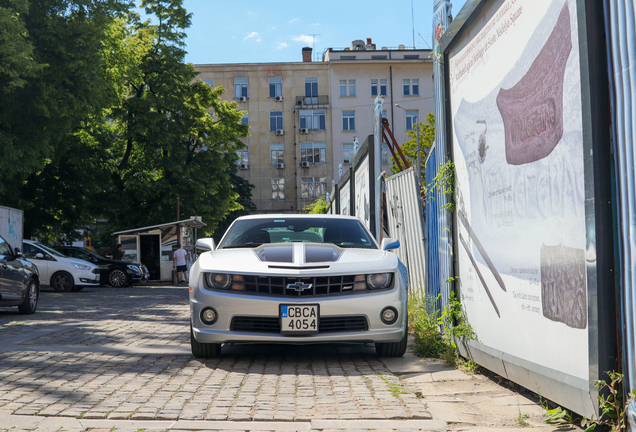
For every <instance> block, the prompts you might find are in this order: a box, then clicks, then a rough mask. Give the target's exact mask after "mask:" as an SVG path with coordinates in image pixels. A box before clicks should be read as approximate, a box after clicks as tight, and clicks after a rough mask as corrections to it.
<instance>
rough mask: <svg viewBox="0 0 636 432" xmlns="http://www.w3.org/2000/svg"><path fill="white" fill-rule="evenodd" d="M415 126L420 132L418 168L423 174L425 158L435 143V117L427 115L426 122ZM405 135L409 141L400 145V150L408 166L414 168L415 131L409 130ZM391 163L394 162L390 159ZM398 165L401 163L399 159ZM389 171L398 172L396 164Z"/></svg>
mask: <svg viewBox="0 0 636 432" xmlns="http://www.w3.org/2000/svg"><path fill="white" fill-rule="evenodd" d="M416 126H417V127H418V128H419V132H420V168H421V170H422V171H421V172H424V168H425V165H424V163H425V162H426V156H427V155H428V152H429V151H430V150H431V147H432V146H433V144H434V143H435V115H433V114H432V113H428V115H427V116H426V122H418V123H416ZM406 135H407V136H408V137H409V140H408V141H406V142H405V143H404V144H401V145H400V148H401V149H402V153H404V156H405V157H406V159H407V160H408V162H409V165H410V166H415V165H417V131H416V130H415V129H413V130H410V131H408V132H407V133H406ZM391 161H393V162H395V161H394V159H393V158H391ZM400 163H402V160H401V159H400ZM391 171H392V172H393V173H397V172H399V169H398V167H397V164H394V165H393V166H391Z"/></svg>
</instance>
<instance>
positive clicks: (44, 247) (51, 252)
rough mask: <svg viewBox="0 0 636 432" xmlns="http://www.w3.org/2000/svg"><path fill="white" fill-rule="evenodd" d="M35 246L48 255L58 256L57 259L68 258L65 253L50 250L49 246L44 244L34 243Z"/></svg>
mask: <svg viewBox="0 0 636 432" xmlns="http://www.w3.org/2000/svg"><path fill="white" fill-rule="evenodd" d="M34 245H35V246H37V247H39V248H40V249H43V250H45V251H46V253H48V254H49V255H53V256H56V257H60V258H68V257H67V256H66V255H64V254H63V253H60V252H58V251H56V250H55V249H52V248H50V247H48V246H45V245H43V244H42V243H34Z"/></svg>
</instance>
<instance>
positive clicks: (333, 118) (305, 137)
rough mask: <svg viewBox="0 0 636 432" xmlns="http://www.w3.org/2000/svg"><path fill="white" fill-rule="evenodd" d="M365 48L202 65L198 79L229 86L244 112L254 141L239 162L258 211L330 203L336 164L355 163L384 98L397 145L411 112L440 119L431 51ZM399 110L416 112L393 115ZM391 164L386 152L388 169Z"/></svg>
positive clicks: (229, 95)
mask: <svg viewBox="0 0 636 432" xmlns="http://www.w3.org/2000/svg"><path fill="white" fill-rule="evenodd" d="M367 42H368V43H363V42H362V41H354V42H353V43H352V44H351V45H350V46H349V47H346V48H342V49H338V48H330V49H328V50H326V51H325V53H324V55H323V61H322V62H312V61H311V58H312V49H311V48H309V47H305V48H303V50H302V61H301V62H286V63H242V64H212V65H195V68H196V70H197V71H198V72H199V78H200V79H202V80H203V81H205V82H207V83H208V84H210V85H212V86H222V87H223V88H224V89H225V93H224V96H223V97H224V99H226V100H229V101H235V102H236V103H237V106H238V109H239V110H243V111H246V114H245V116H244V117H243V120H242V121H243V122H244V123H245V124H248V125H249V126H250V136H249V137H246V138H244V143H245V144H246V145H247V149H246V150H244V151H241V152H239V156H240V160H239V161H238V162H237V163H238V167H239V174H240V175H241V176H242V177H243V178H245V179H248V180H249V181H250V182H251V183H252V184H253V185H254V186H255V188H254V191H253V195H252V199H253V201H254V204H256V206H257V209H258V212H261V213H265V212H282V213H295V212H297V211H299V210H300V209H302V208H303V207H305V206H307V205H308V204H310V203H311V202H313V201H314V200H315V199H316V198H319V197H323V196H325V194H326V192H327V191H329V190H330V189H331V183H332V180H335V181H336V182H337V181H338V180H339V165H340V164H343V169H344V170H346V169H347V168H348V167H349V166H350V164H351V162H352V161H353V137H354V136H358V137H359V141H360V144H362V142H363V141H364V139H365V138H366V137H367V136H368V135H370V134H372V133H373V100H374V99H375V97H376V95H377V94H382V95H384V96H385V97H386V102H385V106H386V115H387V118H388V119H389V121H393V119H394V118H395V121H396V123H395V127H394V128H393V129H394V131H395V134H396V138H397V140H398V142H403V141H405V140H406V139H407V137H406V131H407V130H408V128H409V127H412V125H413V124H414V118H415V117H414V116H413V114H414V113H420V112H421V113H424V114H423V116H425V115H426V114H427V113H429V112H433V84H432V62H431V60H430V59H429V58H428V54H429V51H428V50H415V49H407V48H405V47H403V46H400V47H398V48H396V49H389V48H386V47H382V48H381V49H379V50H376V49H375V46H374V45H373V44H371V41H370V40H368V41H367ZM406 80H409V81H408V90H407V89H406V86H407V81H406ZM404 92H406V94H405V93H404ZM398 95H399V96H398ZM397 102H399V103H400V105H401V106H403V107H404V108H405V109H406V110H408V111H409V112H408V113H407V112H406V111H403V110H400V109H399V108H394V104H395V103H397ZM396 110H400V111H401V112H395V111H396ZM409 113H410V114H409ZM409 119H410V121H411V123H409ZM389 157H390V155H388V152H386V151H385V160H386V162H387V167H388V161H389Z"/></svg>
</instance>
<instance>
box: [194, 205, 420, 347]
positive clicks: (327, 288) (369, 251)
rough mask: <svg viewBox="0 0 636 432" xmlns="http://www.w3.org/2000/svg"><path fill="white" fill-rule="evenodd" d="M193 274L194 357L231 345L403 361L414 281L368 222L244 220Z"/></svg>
mask: <svg viewBox="0 0 636 432" xmlns="http://www.w3.org/2000/svg"><path fill="white" fill-rule="evenodd" d="M196 246H197V248H198V249H203V250H207V252H204V253H202V254H201V256H200V257H199V259H198V260H197V261H196V262H195V263H194V265H193V266H192V268H191V270H190V313H191V335H190V341H191V346H192V354H193V355H194V356H195V357H201V358H210V357H217V356H219V355H220V353H221V345H222V344H224V343H288V344H311V343H338V342H342V343H375V348H376V352H377V353H378V355H380V356H384V357H397V356H402V355H403V354H404V352H405V351H406V341H407V333H408V332H407V326H408V324H407V322H408V319H407V302H408V282H407V281H408V275H407V271H406V267H405V266H404V265H403V264H402V263H401V262H400V260H399V259H398V257H397V255H395V254H394V253H392V252H390V251H389V250H390V249H395V248H397V247H398V246H399V242H398V241H397V240H395V239H390V238H385V239H383V240H382V244H381V245H378V244H377V243H376V241H375V240H374V239H373V237H372V236H371V234H370V233H369V231H368V230H367V229H366V228H365V226H364V225H363V224H362V223H361V221H360V220H359V219H357V218H355V217H351V216H337V215H289V214H281V215H258V216H244V217H241V218H238V219H236V220H235V221H234V223H232V225H231V226H230V227H229V228H228V230H227V232H226V233H225V235H224V236H223V238H222V239H221V241H220V242H219V245H218V247H216V246H215V244H214V240H212V239H209V238H205V239H200V240H198V241H197V242H196Z"/></svg>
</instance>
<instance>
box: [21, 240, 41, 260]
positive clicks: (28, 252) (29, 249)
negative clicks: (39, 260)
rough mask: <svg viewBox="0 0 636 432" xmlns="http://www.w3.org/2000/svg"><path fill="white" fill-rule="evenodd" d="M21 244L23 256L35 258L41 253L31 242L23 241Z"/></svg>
mask: <svg viewBox="0 0 636 432" xmlns="http://www.w3.org/2000/svg"><path fill="white" fill-rule="evenodd" d="M22 246H23V247H22V256H24V257H25V258H35V256H36V255H37V254H38V253H42V252H41V251H40V250H39V249H38V248H36V247H35V246H33V245H31V244H28V243H24V244H23V245H22Z"/></svg>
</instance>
